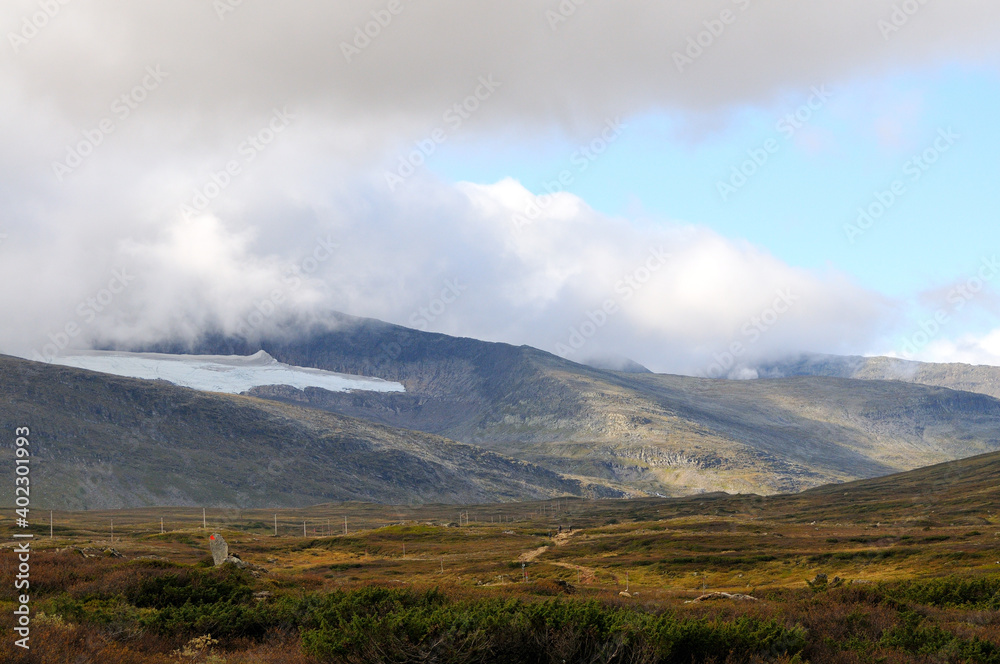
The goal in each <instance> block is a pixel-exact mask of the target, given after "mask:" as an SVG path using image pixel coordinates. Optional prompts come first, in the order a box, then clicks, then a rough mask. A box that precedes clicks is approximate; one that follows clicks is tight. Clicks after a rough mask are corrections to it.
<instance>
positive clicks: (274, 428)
mask: <svg viewBox="0 0 1000 664" xmlns="http://www.w3.org/2000/svg"><path fill="white" fill-rule="evenodd" d="M0 394H2V395H3V399H2V400H0V429H2V430H3V431H6V432H8V434H9V435H10V438H9V439H8V440H12V437H13V431H14V429H15V427H24V426H27V427H30V429H31V437H30V440H31V451H32V457H31V460H32V464H31V468H32V472H31V488H32V492H31V496H32V505H33V506H34V507H36V508H44V507H54V508H58V509H98V508H110V507H136V506H143V505H196V506H207V507H225V506H233V507H254V506H256V507H278V506H287V507H294V506H304V505H311V504H316V503H320V502H327V501H344V500H358V501H370V502H382V503H397V504H408V503H422V502H447V503H471V502H494V501H510V500H526V499H531V498H544V497H550V496H558V495H580V496H605V497H613V496H619V495H622V494H621V492H619V491H615V490H613V489H608V488H606V487H603V486H589V485H588V484H587V483H585V482H580V481H577V480H573V479H568V478H566V477H563V476H562V475H560V474H558V473H556V472H553V471H552V470H547V469H544V468H541V467H538V466H536V465H532V464H529V463H525V462H524V461H519V460H515V459H512V458H510V457H507V456H503V455H500V454H497V453H495V452H490V451H487V450H483V449H481V448H479V447H475V446H471V445H466V444H461V443H456V442H454V441H451V440H447V439H445V438H441V437H439V436H433V435H428V434H425V433H419V432H415V431H404V430H398V429H393V428H391V427H387V426H383V425H379V424H375V423H371V422H366V421H362V420H357V419H353V418H349V417H344V416H340V415H336V414H332V413H328V412H323V411H320V410H316V409H312V408H301V407H298V406H294V405H289V404H284V403H280V402H276V401H267V400H262V399H256V398H252V397H247V396H235V395H226V394H216V393H206V392H198V391H195V390H191V389H187V388H181V387H175V386H173V385H170V384H168V383H164V382H159V381H146V380H138V379H131V378H119V377H116V376H109V375H107V374H100V373H95V372H91V371H85V370H81V369H72V368H68V367H59V366H52V365H46V364H41V363H36V362H29V361H26V360H20V359H17V358H11V357H6V356H0ZM8 444H9V443H8ZM12 493H13V482H10V483H8V484H7V485H6V486H3V487H0V497H3V498H4V499H5V500H4V502H5V504H13V495H12Z"/></svg>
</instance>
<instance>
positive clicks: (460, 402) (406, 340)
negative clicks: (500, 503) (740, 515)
mask: <svg viewBox="0 0 1000 664" xmlns="http://www.w3.org/2000/svg"><path fill="white" fill-rule="evenodd" d="M144 350H156V351H160V352H172V353H177V352H188V353H198V354H221V355H229V354H242V355H252V354H253V353H256V352H258V351H261V350H264V351H266V352H267V353H269V354H270V355H271V356H273V357H274V358H276V359H277V360H278V361H280V362H284V363H287V364H290V365H295V366H306V367H314V368H318V369H324V370H328V371H336V372H342V373H347V374H360V375H367V376H374V377H378V378H382V379H384V380H388V381H395V382H399V383H401V384H403V385H404V386H405V388H406V392H405V393H394V394H376V393H370V392H348V393H334V392H328V391H325V390H319V389H308V388H307V389H305V390H296V389H293V388H289V387H280V386H277V387H261V388H256V389H255V390H253V394H254V395H255V396H258V397H262V398H266V399H271V400H275V401H279V402H283V403H289V404H293V403H294V404H299V405H305V406H309V407H312V408H318V409H322V410H326V411H329V412H335V413H339V414H341V415H346V416H351V417H358V418H363V419H365V420H369V421H373V422H378V423H381V424H384V425H388V426H392V427H399V428H406V429H415V430H419V431H423V432H426V433H432V434H436V435H441V436H446V437H448V438H450V439H454V440H459V441H462V442H464V443H469V444H474V445H477V446H480V447H483V448H486V449H490V450H493V451H495V452H498V453H501V454H503V455H507V456H511V457H515V458H518V459H521V460H523V461H526V462H529V463H532V464H536V465H538V466H541V467H544V468H548V469H549V470H551V471H553V472H558V473H561V474H563V475H566V476H569V477H572V478H574V479H576V480H579V481H581V482H584V483H591V484H600V485H604V486H606V487H607V488H608V489H609V490H623V491H628V492H634V493H646V494H649V495H656V494H661V495H687V494H692V493H698V492H706V491H728V492H744V493H747V492H754V493H764V494H770V493H779V492H790V491H798V490H802V489H806V488H810V487H816V486H819V485H822V484H827V483H832V482H844V481H850V480H855V479H859V478H866V477H875V476H879V475H886V474H889V473H893V472H898V471H901V470H909V469H913V468H917V467H920V466H924V465H929V464H934V463H939V462H943V461H948V460H952V459H958V458H963V457H968V456H972V455H975V454H981V453H985V452H989V451H994V450H1000V401H998V400H997V399H995V398H992V397H990V396H986V395H983V394H975V393H970V392H963V391H956V390H951V389H945V388H941V387H931V386H927V385H919V384H913V383H905V382H899V381H884V380H859V379H854V378H843V377H836V376H798V377H791V378H783V379H777V380H756V381H728V380H712V379H700V378H691V377H685V376H671V375H662V374H650V373H626V372H616V371H607V370H601V369H597V368H594V367H588V366H584V365H580V364H576V363H573V362H570V361H568V360H564V359H562V358H559V357H556V356H554V355H551V354H549V353H545V352H543V351H540V350H537V349H534V348H530V347H527V346H520V347H516V346H511V345H507V344H500V343H488V342H482V341H477V340H475V339H467V338H455V337H449V336H446V335H442V334H433V333H425V332H419V331H416V330H411V329H408V328H404V327H400V326H396V325H391V324H388V323H384V322H381V321H376V320H372V319H360V318H353V317H350V316H346V315H343V314H337V315H334V316H332V317H331V319H330V320H329V321H328V322H326V323H324V324H314V325H312V326H304V327H302V328H301V329H298V330H297V331H296V332H295V333H294V334H289V335H288V336H285V337H280V338H272V339H262V340H258V341H255V342H250V341H248V340H246V339H240V338H225V337H221V336H216V337H209V338H205V339H202V340H201V341H199V342H198V343H196V344H194V345H185V344H166V345H161V346H159V347H157V348H147V349H144Z"/></svg>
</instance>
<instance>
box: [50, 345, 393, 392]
mask: <svg viewBox="0 0 1000 664" xmlns="http://www.w3.org/2000/svg"><path fill="white" fill-rule="evenodd" d="M52 364H59V365H62V366H67V367H75V368H77V369H89V370H91V371H99V372H101V373H106V374H112V375H115V376H127V377H129V378H144V379H146V380H165V381H169V382H171V383H173V384H175V385H180V386H182V387H190V388H192V389H195V390H202V391H205V392H225V393H228V394H241V393H243V392H246V391H248V390H250V389H252V388H254V387H263V386H266V385H288V386H290V387H294V388H297V389H300V390H304V389H305V388H307V387H318V388H321V389H324V390H329V391H330V392H348V391H354V390H364V391H369V392H405V391H406V389H405V388H404V387H403V386H402V385H401V384H400V383H394V382H391V381H387V380H382V379H381V378H370V377H368V376H354V375H350V374H342V373H336V372H334V371H324V370H322V369H313V368H310V367H297V366H293V365H290V364H283V363H281V362H278V361H277V360H276V359H274V358H273V357H271V356H270V355H268V354H267V353H266V352H264V351H258V352H257V353H254V354H253V355H171V354H165V353H127V352H121V351H97V350H87V351H72V352H68V353H67V354H65V355H61V356H58V357H56V358H54V359H53V360H52Z"/></svg>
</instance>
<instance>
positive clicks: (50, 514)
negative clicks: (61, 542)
mask: <svg viewBox="0 0 1000 664" xmlns="http://www.w3.org/2000/svg"><path fill="white" fill-rule="evenodd" d="M49 539H52V510H49Z"/></svg>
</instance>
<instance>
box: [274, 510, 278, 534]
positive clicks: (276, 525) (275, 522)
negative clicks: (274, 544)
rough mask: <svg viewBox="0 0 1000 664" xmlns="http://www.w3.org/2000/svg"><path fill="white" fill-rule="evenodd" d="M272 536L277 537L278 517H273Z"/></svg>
mask: <svg viewBox="0 0 1000 664" xmlns="http://www.w3.org/2000/svg"><path fill="white" fill-rule="evenodd" d="M274 536H275V537H277V536H278V515H277V514H275V515H274Z"/></svg>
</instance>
